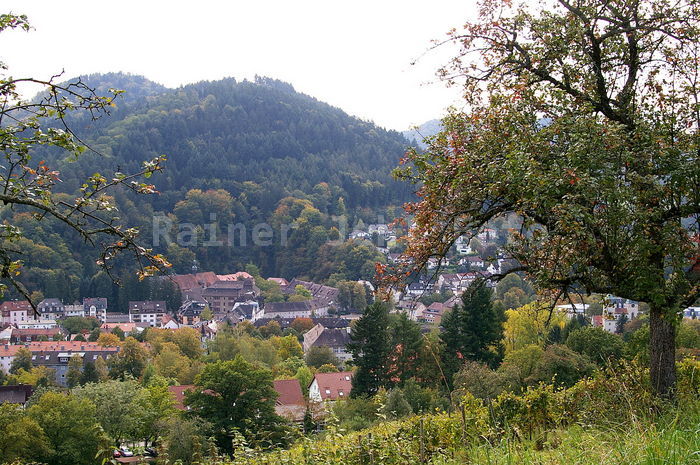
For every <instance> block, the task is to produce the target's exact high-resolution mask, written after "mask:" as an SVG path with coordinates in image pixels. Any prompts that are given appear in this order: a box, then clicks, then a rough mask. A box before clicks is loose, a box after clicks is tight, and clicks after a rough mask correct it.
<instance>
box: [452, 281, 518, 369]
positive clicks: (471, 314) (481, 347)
mask: <svg viewBox="0 0 700 465" xmlns="http://www.w3.org/2000/svg"><path fill="white" fill-rule="evenodd" d="M492 297H493V291H492V290H491V289H490V288H488V287H486V285H485V283H484V282H483V281H477V282H475V283H474V284H472V285H471V286H470V287H469V288H468V289H467V290H466V291H465V292H464V294H462V304H461V305H457V306H455V308H454V309H453V310H452V311H450V312H449V313H448V314H447V315H446V316H445V317H443V319H442V327H443V329H444V332H443V333H442V334H441V336H440V338H441V339H442V342H443V344H444V345H445V348H444V350H443V352H442V355H443V366H444V370H445V374H446V376H447V377H448V381H451V378H452V375H454V373H456V372H457V370H458V369H459V365H460V364H461V360H474V361H478V362H483V363H488V364H491V365H495V364H496V363H497V362H498V360H499V358H500V355H499V352H500V351H499V343H500V341H501V339H503V322H504V321H505V316H504V314H503V312H502V311H501V310H499V309H497V308H495V307H494V305H493V299H492Z"/></svg>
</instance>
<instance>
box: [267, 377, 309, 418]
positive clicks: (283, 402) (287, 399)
mask: <svg viewBox="0 0 700 465" xmlns="http://www.w3.org/2000/svg"><path fill="white" fill-rule="evenodd" d="M273 383H274V387H275V391H277V394H278V397H277V400H276V401H275V413H276V414H277V415H279V416H281V417H283V418H286V419H288V420H291V421H299V422H300V421H304V415H305V414H306V399H304V394H302V392H301V385H300V384H299V380H298V379H276V380H275V381H273Z"/></svg>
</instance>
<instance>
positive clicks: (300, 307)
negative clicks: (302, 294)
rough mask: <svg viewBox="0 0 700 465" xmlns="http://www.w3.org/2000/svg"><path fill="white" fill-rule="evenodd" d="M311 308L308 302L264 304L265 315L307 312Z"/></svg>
mask: <svg viewBox="0 0 700 465" xmlns="http://www.w3.org/2000/svg"><path fill="white" fill-rule="evenodd" d="M313 308H315V307H313V306H312V304H311V301H310V300H305V301H303V302H270V303H267V304H265V313H292V312H308V311H311V310H312V309H313Z"/></svg>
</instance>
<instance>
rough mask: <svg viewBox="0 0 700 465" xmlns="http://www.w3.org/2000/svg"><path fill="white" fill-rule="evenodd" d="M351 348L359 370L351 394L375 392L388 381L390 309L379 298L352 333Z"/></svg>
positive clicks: (370, 393) (358, 394)
mask: <svg viewBox="0 0 700 465" xmlns="http://www.w3.org/2000/svg"><path fill="white" fill-rule="evenodd" d="M350 339H351V340H352V342H351V343H350V344H348V349H349V350H350V352H351V353H352V355H353V363H354V364H355V366H357V371H356V372H355V375H354V376H353V379H352V396H353V397H358V396H363V395H374V394H376V393H377V390H378V389H379V388H380V387H382V386H384V385H385V384H386V383H387V382H388V376H387V371H386V368H387V367H386V365H387V357H388V355H389V349H390V346H389V309H388V307H387V306H386V305H385V304H384V303H382V302H376V303H374V304H372V305H370V306H369V307H367V308H366V309H365V313H364V315H362V318H360V319H359V320H357V323H355V326H354V327H353V329H352V332H351V333H350Z"/></svg>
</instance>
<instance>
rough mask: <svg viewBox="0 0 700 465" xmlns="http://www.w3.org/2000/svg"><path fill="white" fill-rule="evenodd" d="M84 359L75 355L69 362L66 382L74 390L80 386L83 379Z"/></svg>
mask: <svg viewBox="0 0 700 465" xmlns="http://www.w3.org/2000/svg"><path fill="white" fill-rule="evenodd" d="M82 369H83V357H81V356H80V354H74V355H73V356H72V357H71V358H70V360H68V372H67V373H66V380H67V383H68V387H69V388H73V387H75V386H78V385H79V384H80V381H81V379H82V377H83V372H82Z"/></svg>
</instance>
